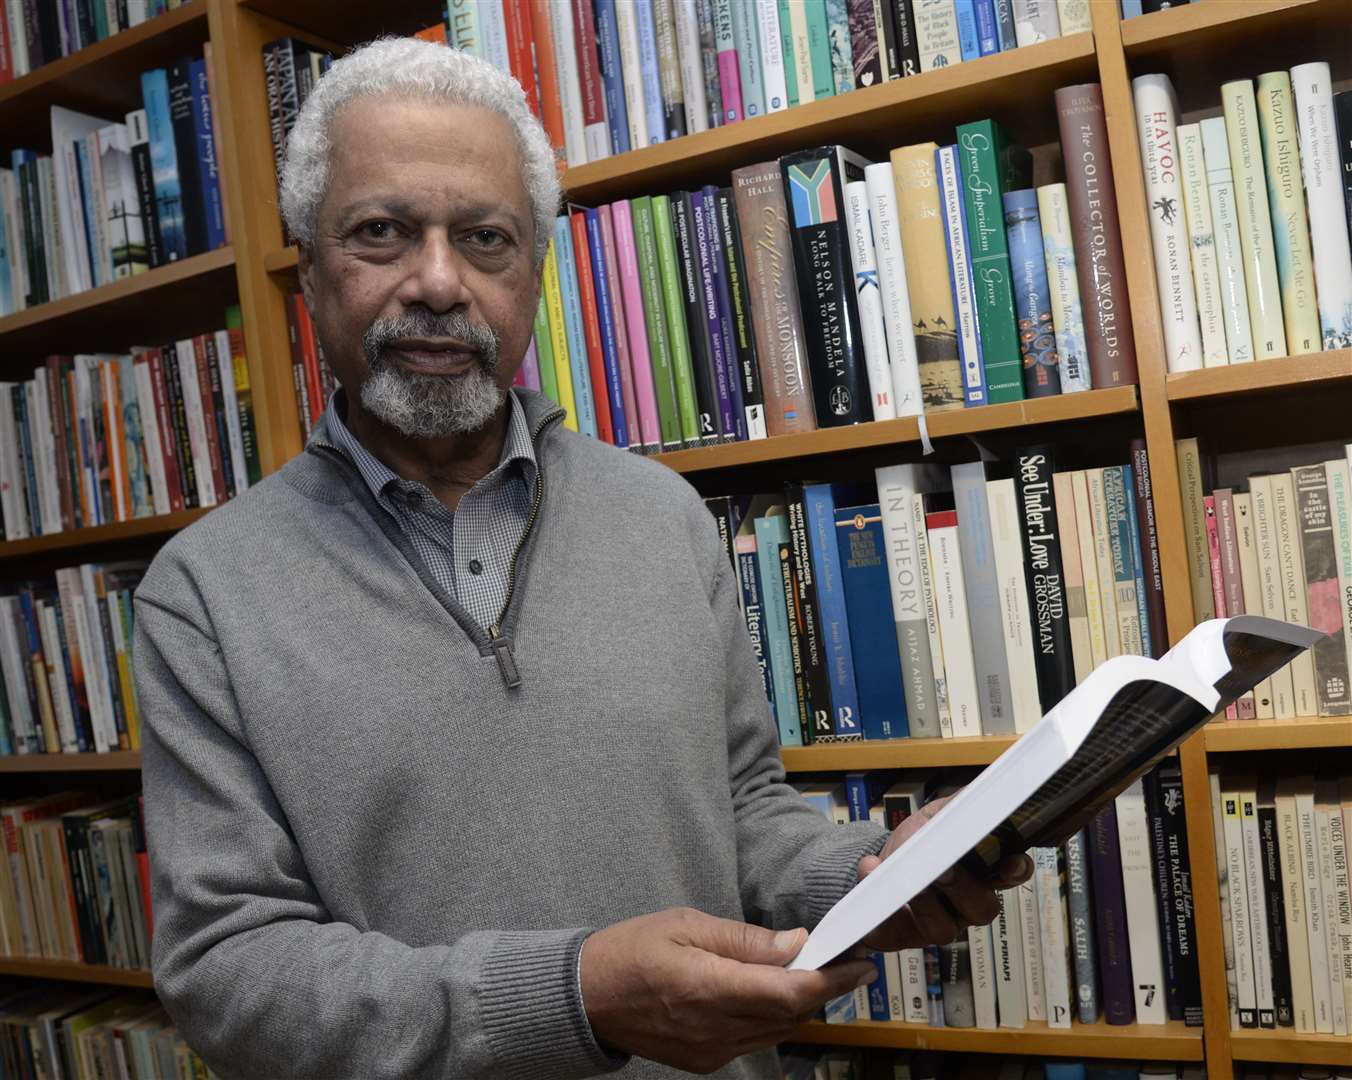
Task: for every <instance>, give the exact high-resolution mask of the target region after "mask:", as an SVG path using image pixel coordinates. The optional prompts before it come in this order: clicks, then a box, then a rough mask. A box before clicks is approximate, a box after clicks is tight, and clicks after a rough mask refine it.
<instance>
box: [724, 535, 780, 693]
mask: <svg viewBox="0 0 1352 1080" xmlns="http://www.w3.org/2000/svg"><path fill="white" fill-rule="evenodd" d="M733 545H734V547H735V548H736V549H737V577H738V579H739V580H740V581H741V584H742V614H743V616H745V618H746V632H747V634H748V635H749V636H750V638H751V647H752V648H753V649H755V651H756V666H757V667H759V668H760V675H761V689H762V690H764V691H765V700H766V701H768V702H769V703H770V711H771V713H773V712H774V708H775V680H774V672H773V671H772V670H771V668H770V664H771V660H770V650H769V647H768V643H767V642H766V640H765V602H764V599H763V595H762V593H761V581H760V567H759V566H758V565H757V559H756V545H755V538H754V536H739V537H736V538H734V541H733ZM775 584H778V581H776V582H775Z"/></svg>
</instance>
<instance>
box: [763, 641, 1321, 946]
mask: <svg viewBox="0 0 1352 1080" xmlns="http://www.w3.org/2000/svg"><path fill="white" fill-rule="evenodd" d="M1323 636H1324V635H1322V634H1320V633H1319V632H1318V631H1314V630H1309V629H1307V628H1305V627H1303V626H1298V625H1295V624H1292V623H1284V622H1279V621H1278V620H1275V619H1265V618H1261V617H1259V616H1256V615H1239V616H1236V617H1234V618H1230V619H1211V620H1208V621H1207V622H1203V623H1201V624H1199V625H1198V626H1196V627H1194V628H1193V629H1192V631H1191V632H1190V633H1189V634H1188V635H1187V636H1186V637H1185V638H1184V639H1183V640H1182V641H1180V642H1179V643H1178V644H1177V645H1176V646H1174V648H1172V649H1171V650H1170V651H1169V652H1168V653H1166V654H1165V655H1164V656H1162V657H1161V658H1160V659H1158V660H1151V659H1148V658H1146V657H1142V656H1117V657H1114V658H1113V659H1111V660H1108V661H1107V662H1106V663H1103V664H1101V665H1099V667H1098V668H1097V669H1096V670H1095V671H1094V672H1093V674H1091V675H1090V676H1089V678H1087V679H1086V680H1084V682H1082V683H1080V685H1079V686H1077V687H1076V688H1075V689H1074V690H1072V691H1071V692H1070V693H1069V694H1067V695H1066V696H1065V698H1064V699H1062V700H1061V701H1060V702H1059V703H1058V704H1057V705H1056V706H1055V708H1053V709H1052V710H1051V711H1050V712H1048V713H1047V714H1046V715H1045V716H1043V717H1042V719H1041V720H1039V721H1038V722H1037V724H1035V725H1034V726H1033V727H1032V728H1031V729H1030V730H1029V731H1028V732H1027V734H1025V735H1024V736H1023V737H1022V738H1020V739H1019V741H1018V742H1017V743H1015V744H1014V745H1013V746H1011V747H1010V748H1009V749H1008V750H1006V751H1005V752H1004V753H1003V754H1001V755H1000V757H999V758H997V759H996V760H995V761H994V762H993V763H992V764H991V765H990V766H989V767H988V768H986V769H985V770H984V771H983V772H982V773H981V774H980V775H979V776H978V777H977V778H976V779H975V780H973V781H972V782H971V783H970V784H969V785H967V787H965V788H963V789H962V791H960V792H959V793H958V794H957V795H956V796H954V798H953V800H952V802H950V803H948V805H946V806H945V807H944V808H943V810H942V811H940V812H939V813H937V814H935V815H934V817H933V818H932V819H930V821H928V822H927V823H926V824H925V825H924V826H923V827H922V828H921V829H919V830H917V832H916V833H915V834H914V835H913V836H911V837H910V838H909V839H908V840H907V841H906V843H905V844H904V845H903V846H902V847H901V848H899V849H898V850H897V851H896V852H894V853H893V854H892V855H891V856H889V857H888V858H887V859H886V860H885V861H884V862H883V864H882V865H881V866H879V867H878V868H877V869H875V870H874V871H873V872H872V873H871V874H869V876H868V877H866V878H864V880H863V881H861V882H860V883H859V884H858V885H856V886H855V887H854V888H853V889H852V890H850V892H849V893H847V894H846V895H845V896H844V897H842V898H841V899H840V901H839V902H838V903H837V904H836V905H835V907H833V908H832V909H831V910H830V911H829V912H827V914H826V917H825V918H824V919H822V921H821V922H820V923H819V924H818V925H817V928H816V929H815V930H814V931H813V932H812V935H811V936H810V937H809V938H808V941H807V944H806V945H804V946H803V949H802V951H801V952H800V953H799V954H798V956H797V957H795V959H794V960H793V962H792V963H791V964H790V965H789V966H790V968H792V969H793V970H799V971H810V970H815V969H816V968H819V967H822V966H823V965H825V964H827V963H829V962H830V961H832V960H834V959H835V958H836V957H838V956H840V955H841V954H842V953H843V952H845V951H846V950H847V949H849V948H850V947H851V946H853V945H855V944H857V943H858V942H859V941H860V940H862V939H863V938H864V937H865V936H866V935H867V934H869V933H871V932H872V931H873V930H874V929H875V928H876V927H878V926H880V925H881V924H882V923H883V922H884V921H885V920H886V919H887V918H889V917H890V916H891V915H893V914H894V913H895V912H897V911H899V910H900V909H901V908H902V907H903V906H904V905H906V904H908V903H910V902H911V900H913V899H914V898H915V897H917V896H919V895H920V893H921V892H923V891H924V890H925V889H927V888H929V886H930V885H932V884H933V883H934V882H935V880H936V879H937V878H938V877H939V876H940V875H941V874H943V873H944V872H945V871H947V870H948V869H949V868H951V867H952V866H954V865H957V864H959V863H960V864H961V865H962V866H964V867H966V868H967V869H968V870H970V871H972V872H973V873H975V874H977V875H978V876H986V875H988V874H989V872H990V871H991V870H992V869H993V868H994V867H995V866H996V865H998V864H999V862H1000V860H1001V859H1002V858H1004V857H1005V856H1007V855H1011V854H1016V853H1019V852H1024V851H1027V850H1028V849H1029V848H1032V847H1043V846H1053V845H1056V844H1059V843H1061V842H1062V841H1064V840H1065V839H1067V838H1068V837H1070V836H1073V835H1074V834H1075V833H1076V832H1078V831H1079V830H1080V829H1081V828H1083V827H1084V826H1085V825H1086V824H1088V822H1089V821H1090V820H1091V819H1092V818H1093V817H1094V815H1095V814H1096V813H1097V812H1098V811H1099V810H1100V809H1101V808H1102V807H1104V806H1106V805H1108V804H1109V802H1110V801H1111V800H1112V799H1114V798H1115V797H1116V796H1117V795H1118V794H1120V793H1121V792H1122V791H1124V790H1126V788H1127V787H1129V786H1130V785H1131V784H1132V783H1133V782H1134V781H1135V780H1136V779H1137V778H1139V777H1140V776H1142V775H1143V774H1144V773H1145V772H1147V771H1148V770H1149V769H1150V768H1151V767H1153V766H1154V765H1155V764H1156V763H1157V762H1158V761H1159V760H1160V759H1161V758H1163V757H1164V755H1165V754H1167V753H1168V752H1169V751H1170V750H1172V749H1173V748H1174V747H1175V746H1177V745H1178V744H1179V743H1180V742H1182V741H1183V740H1184V739H1185V738H1186V737H1187V736H1188V735H1190V734H1192V732H1194V731H1195V730H1196V729H1197V728H1198V727H1200V726H1201V725H1202V724H1203V723H1205V722H1206V721H1207V720H1208V719H1210V718H1211V717H1212V716H1214V715H1215V714H1216V713H1217V712H1220V711H1222V710H1224V708H1225V707H1226V706H1227V705H1228V704H1230V703H1231V702H1232V701H1234V700H1235V699H1236V698H1238V697H1240V696H1241V695H1242V694H1245V693H1247V692H1248V691H1249V690H1251V689H1253V687H1254V686H1255V685H1256V684H1257V683H1259V682H1260V681H1261V680H1262V679H1264V678H1266V677H1267V676H1268V675H1270V674H1271V673H1272V672H1273V671H1275V670H1276V669H1278V668H1280V667H1282V666H1284V665H1285V664H1287V663H1289V662H1290V661H1291V659H1292V658H1293V657H1295V656H1297V655H1299V654H1301V653H1303V652H1304V651H1305V650H1306V649H1308V648H1310V647H1311V646H1312V645H1313V644H1314V643H1315V642H1316V641H1318V640H1319V639H1320V638H1321V637H1323ZM964 853H965V854H964Z"/></svg>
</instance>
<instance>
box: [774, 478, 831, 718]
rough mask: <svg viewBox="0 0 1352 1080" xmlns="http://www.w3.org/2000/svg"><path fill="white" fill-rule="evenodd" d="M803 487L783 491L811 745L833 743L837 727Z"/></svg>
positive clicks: (795, 484)
mask: <svg viewBox="0 0 1352 1080" xmlns="http://www.w3.org/2000/svg"><path fill="white" fill-rule="evenodd" d="M803 487H804V486H803V484H801V483H798V482H791V483H789V484H786V485H785V488H784V496H785V497H784V504H785V508H786V510H787V511H788V524H789V543H790V550H791V554H792V556H793V582H794V610H793V612H792V615H793V617H794V618H795V619H796V620H797V624H798V635H799V639H800V648H801V650H802V657H803V668H804V671H805V674H806V679H807V687H808V700H809V703H810V712H811V716H812V741H813V742H836V741H838V736H837V734H836V726H835V721H834V708H833V704H832V693H831V689H832V688H831V672H830V668H829V662H828V660H827V651H826V650H827V645H826V642H825V639H824V638H823V622H822V610H821V605H820V600H819V598H818V592H817V569H816V567H814V566H813V563H812V557H811V554H810V550H811V549H810V547H809V539H808V536H809V527H808V524H807V509H806V505H805V497H804V490H803Z"/></svg>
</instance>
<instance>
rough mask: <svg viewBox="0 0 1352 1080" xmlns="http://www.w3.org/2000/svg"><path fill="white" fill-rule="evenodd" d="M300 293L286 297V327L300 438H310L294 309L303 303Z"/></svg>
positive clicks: (307, 397) (307, 395)
mask: <svg viewBox="0 0 1352 1080" xmlns="http://www.w3.org/2000/svg"><path fill="white" fill-rule="evenodd" d="M303 303H304V301H303V300H302V298H301V295H300V293H292V294H291V295H290V296H288V297H287V298H286V329H287V336H288V338H289V339H290V341H291V381H292V384H293V385H294V386H295V388H296V415H297V417H299V419H300V433H301V438H302V439H305V440H308V439H309V438H310V429H311V427H313V424H312V423H311V422H310V389H309V385H308V384H307V382H306V379H305V351H304V349H303V347H302V346H301V342H300V337H301V333H300V316H299V315H298V314H297V312H296V309H297V308H298V307H301V306H302V305H303Z"/></svg>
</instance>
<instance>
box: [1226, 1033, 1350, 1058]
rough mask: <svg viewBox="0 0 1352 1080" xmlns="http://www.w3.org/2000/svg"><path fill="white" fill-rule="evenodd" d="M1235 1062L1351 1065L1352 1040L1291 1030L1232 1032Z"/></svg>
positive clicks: (1339, 1036) (1341, 1036)
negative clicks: (1302, 1033)
mask: <svg viewBox="0 0 1352 1080" xmlns="http://www.w3.org/2000/svg"><path fill="white" fill-rule="evenodd" d="M1230 1040H1231V1042H1233V1044H1234V1052H1235V1060H1236V1061H1269V1062H1272V1063H1273V1064H1276V1065H1352V1038H1349V1037H1348V1036H1346V1035H1301V1034H1298V1033H1296V1032H1293V1031H1282V1032H1273V1031H1249V1030H1244V1031H1232V1032H1231V1033H1230Z"/></svg>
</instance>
